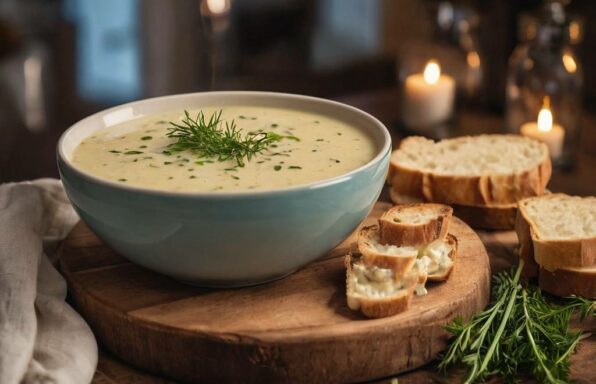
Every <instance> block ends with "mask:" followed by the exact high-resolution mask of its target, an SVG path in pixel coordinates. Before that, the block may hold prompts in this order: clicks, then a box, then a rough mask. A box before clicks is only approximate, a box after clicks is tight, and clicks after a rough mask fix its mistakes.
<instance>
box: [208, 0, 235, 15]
mask: <svg viewBox="0 0 596 384" xmlns="http://www.w3.org/2000/svg"><path fill="white" fill-rule="evenodd" d="M206 5H207V10H209V12H211V14H213V15H221V14H222V13H225V12H227V11H228V10H229V9H230V0H206Z"/></svg>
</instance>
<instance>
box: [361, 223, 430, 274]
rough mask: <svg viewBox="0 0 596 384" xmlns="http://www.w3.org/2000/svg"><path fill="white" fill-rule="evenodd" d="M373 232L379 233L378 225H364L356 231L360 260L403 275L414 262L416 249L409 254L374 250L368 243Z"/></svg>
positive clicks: (416, 254)
mask: <svg viewBox="0 0 596 384" xmlns="http://www.w3.org/2000/svg"><path fill="white" fill-rule="evenodd" d="M374 233H379V226H378V225H370V226H367V227H364V228H362V229H361V230H360V232H359V233H358V250H359V252H360V253H361V254H362V261H363V262H364V263H366V264H367V265H371V266H376V267H379V268H387V269H391V270H392V271H393V273H394V275H396V276H403V275H405V274H406V272H408V271H409V270H410V269H412V266H413V265H414V263H415V262H416V257H417V256H418V251H417V250H414V251H412V252H411V253H409V254H406V255H400V256H392V255H388V254H384V253H380V252H378V251H376V250H375V249H374V248H373V247H372V245H371V244H370V241H371V237H372V236H373V235H374Z"/></svg>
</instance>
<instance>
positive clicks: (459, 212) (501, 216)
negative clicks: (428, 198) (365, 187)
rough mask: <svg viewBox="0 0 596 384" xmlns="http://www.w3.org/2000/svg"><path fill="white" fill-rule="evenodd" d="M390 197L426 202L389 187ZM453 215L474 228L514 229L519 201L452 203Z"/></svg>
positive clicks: (404, 201)
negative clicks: (485, 204)
mask: <svg viewBox="0 0 596 384" xmlns="http://www.w3.org/2000/svg"><path fill="white" fill-rule="evenodd" d="M389 197H390V198H391V201H393V203H395V204H409V203H415V202H424V200H423V199H420V198H415V197H411V196H405V195H401V194H399V193H398V192H397V191H395V190H394V189H393V188H390V189H389ZM451 206H452V208H453V215H454V216H457V217H458V218H460V219H462V220H463V221H464V222H466V224H468V225H469V226H470V227H472V228H474V229H497V230H505V229H513V228H514V227H515V216H516V215H517V203H515V204H499V205H490V206H481V205H475V206H473V205H461V204H452V205H451Z"/></svg>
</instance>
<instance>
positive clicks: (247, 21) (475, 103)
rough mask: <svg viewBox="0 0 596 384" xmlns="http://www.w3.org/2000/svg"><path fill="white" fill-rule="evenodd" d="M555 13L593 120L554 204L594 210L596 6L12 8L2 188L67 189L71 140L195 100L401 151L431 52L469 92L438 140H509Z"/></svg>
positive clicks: (246, 0) (354, 2)
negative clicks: (211, 97)
mask: <svg viewBox="0 0 596 384" xmlns="http://www.w3.org/2000/svg"><path fill="white" fill-rule="evenodd" d="M553 3H556V4H557V6H556V7H555V6H553ZM547 6H548V7H551V8H549V12H550V13H549V16H548V17H549V18H551V19H554V20H555V21H556V22H557V23H558V22H561V25H564V28H565V31H566V32H565V33H566V40H565V43H564V44H565V45H564V49H565V52H568V51H566V50H567V49H569V52H571V50H572V51H573V54H571V53H563V63H564V64H565V69H566V71H567V72H566V75H568V76H569V75H572V78H571V80H570V81H572V82H573V84H575V85H573V87H577V89H575V88H574V90H573V92H576V93H578V94H579V99H578V100H575V101H573V103H574V108H575V109H574V111H582V110H583V113H581V117H579V116H580V112H574V115H577V116H578V118H579V122H578V123H577V124H578V127H579V128H577V131H578V132H581V138H582V139H579V138H578V139H577V140H576V141H573V142H572V144H569V145H572V146H573V148H572V149H573V151H572V152H573V153H572V155H573V158H574V160H573V161H572V162H570V164H568V166H567V167H566V168H565V169H561V170H558V171H557V172H558V176H557V177H555V178H553V183H554V185H551V188H553V189H559V190H563V191H566V192H569V193H577V194H594V193H595V192H596V191H595V189H596V182H594V181H593V178H591V177H593V176H594V172H595V171H594V168H596V159H595V157H596V134H595V133H594V131H595V130H596V128H595V125H594V123H595V122H596V119H595V118H594V116H596V49H595V48H596V45H595V44H594V42H595V41H596V28H594V26H593V25H590V23H587V22H586V21H590V20H596V3H595V2H594V1H592V0H573V1H560V2H553V1H548V0H547V1H546V2H545V1H538V0H507V1H506V0H468V1H463V0H462V1H451V2H445V1H430V0H426V1H425V0H366V1H364V0H175V1H171V0H101V1H98V0H0V82H1V84H2V85H1V87H0V182H4V181H16V180H25V179H32V178H38V177H43V176H53V177H56V176H57V169H56V166H55V160H54V157H55V154H54V151H55V145H56V142H57V139H58V137H59V135H60V134H61V133H62V132H63V131H64V130H65V129H66V128H68V127H69V125H71V124H72V123H74V122H76V121H77V120H79V119H81V118H83V117H85V116H87V115H89V114H91V113H94V112H96V111H99V110H101V109H105V108H107V107H110V106H113V105H117V104H120V103H123V102H127V101H132V100H137V99H142V98H146V97H153V96H160V95H167V94H173V93H181V92H196V91H207V90H234V89H238V90H268V91H280V92H292V93H301V94H308V95H314V96H319V97H325V98H331V99H335V100H339V101H342V102H346V103H349V104H352V105H355V106H356V107H359V108H362V109H364V110H366V111H368V112H370V113H372V114H374V115H376V116H377V117H378V118H379V119H381V120H382V121H383V122H384V123H385V124H386V125H387V126H388V128H390V130H392V133H393V135H394V137H395V139H396V140H395V142H396V143H397V142H398V141H399V139H400V138H401V137H403V136H405V135H409V134H413V133H417V132H415V131H412V130H411V129H410V128H408V127H406V126H404V124H403V123H401V121H402V120H403V119H402V116H400V114H401V112H400V111H401V109H400V103H401V102H402V97H403V95H402V94H403V93H402V92H401V91H400V89H401V88H402V85H403V84H402V83H403V80H404V76H407V75H408V73H409V72H408V71H411V69H410V68H409V66H412V65H418V64H417V63H416V61H417V60H418V59H420V60H422V59H423V56H424V55H422V54H421V52H430V55H431V56H432V55H435V54H436V55H437V56H440V57H446V59H445V60H444V62H443V63H442V65H443V67H445V71H446V72H447V73H448V72H449V69H450V68H449V67H451V70H452V72H453V76H454V77H455V78H456V80H457V82H458V88H457V99H456V102H455V112H454V113H453V116H452V117H451V118H450V120H449V122H448V124H447V128H446V129H444V130H442V131H441V132H440V133H437V132H435V131H433V132H430V131H427V132H426V134H427V135H428V136H437V135H438V136H454V135H460V134H467V133H482V132H505V131H507V119H506V114H507V116H509V115H510V113H507V108H508V106H507V103H508V100H510V98H511V95H512V94H514V93H515V92H516V91H517V90H518V89H517V88H516V86H515V84H514V83H515V81H516V80H515V79H516V78H515V76H518V77H519V76H520V75H519V73H518V72H515V71H516V68H517V67H516V65H521V68H522V70H523V68H524V65H525V66H526V69H528V68H527V65H526V64H527V60H525V59H524V54H525V53H524V52H526V51H524V49H526V48H527V44H530V43H531V42H532V41H535V40H536V39H539V38H540V36H541V35H540V33H541V32H540V31H541V29H540V25H541V24H540V22H538V23H537V22H536V20H541V18H542V19H544V12H545V7H547ZM537 31H538V32H537ZM550 38H551V39H552V36H551V37H550ZM559 48H560V47H559ZM548 49H550V48H548ZM449 50H451V52H455V56H456V57H460V58H461V60H460V59H457V58H456V59H454V62H453V63H450V62H449V60H450V59H449V57H451V56H449V54H444V51H445V52H447V51H449ZM565 55H567V56H568V57H567V59H569V57H571V59H569V60H571V61H569V60H566V59H565ZM420 60H418V61H420ZM457 60H460V62H456V61H457ZM524 60H525V61H524ZM559 62H560V60H559ZM413 63H415V64H413ZM520 63H522V64H520ZM524 63H525V64H524ZM570 66H571V67H570ZM455 67H458V68H459V69H457V70H455ZM570 68H571V69H570ZM582 68H583V70H582ZM592 69H594V70H592ZM521 76H522V78H523V76H524V75H523V74H522V75H521ZM510 86H511V87H510ZM508 87H509V88H508ZM507 89H509V91H508V90H507ZM508 92H509V93H508ZM512 92H513V93H512ZM578 135H580V134H579V133H578ZM578 137H580V136H578ZM576 147H577V148H576ZM577 178H580V179H583V180H584V182H583V183H571V182H570V180H572V179H577Z"/></svg>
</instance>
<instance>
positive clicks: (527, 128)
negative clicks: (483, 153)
mask: <svg viewBox="0 0 596 384" xmlns="http://www.w3.org/2000/svg"><path fill="white" fill-rule="evenodd" d="M536 20H537V21H534V22H532V23H526V27H524V25H521V26H520V29H521V30H522V32H521V33H522V37H525V38H526V41H525V42H523V41H522V43H521V44H520V45H519V46H518V47H517V48H516V49H515V51H514V53H513V55H512V56H511V58H510V62H509V71H508V76H507V86H506V87H507V88H506V103H505V104H506V124H507V129H508V131H509V132H512V133H520V134H522V135H526V136H529V137H533V138H535V139H538V140H541V141H544V142H545V143H546V144H547V145H548V146H549V150H550V155H551V159H552V160H553V164H554V165H555V166H560V167H566V166H570V165H572V164H573V163H574V160H575V155H576V152H577V148H578V145H579V135H580V127H581V126H580V117H581V111H582V99H581V96H582V84H583V75H582V68H581V63H580V62H579V60H578V58H577V55H576V54H575V49H574V43H578V42H579V40H578V36H581V31H579V30H578V29H577V28H579V26H580V25H581V24H579V23H578V22H577V20H570V19H569V18H567V17H566V16H565V14H564V9H563V6H562V4H560V3H558V2H548V3H547V4H546V6H545V8H544V9H543V11H542V14H541V15H540V17H539V18H537V19H536ZM574 39H575V40H574Z"/></svg>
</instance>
